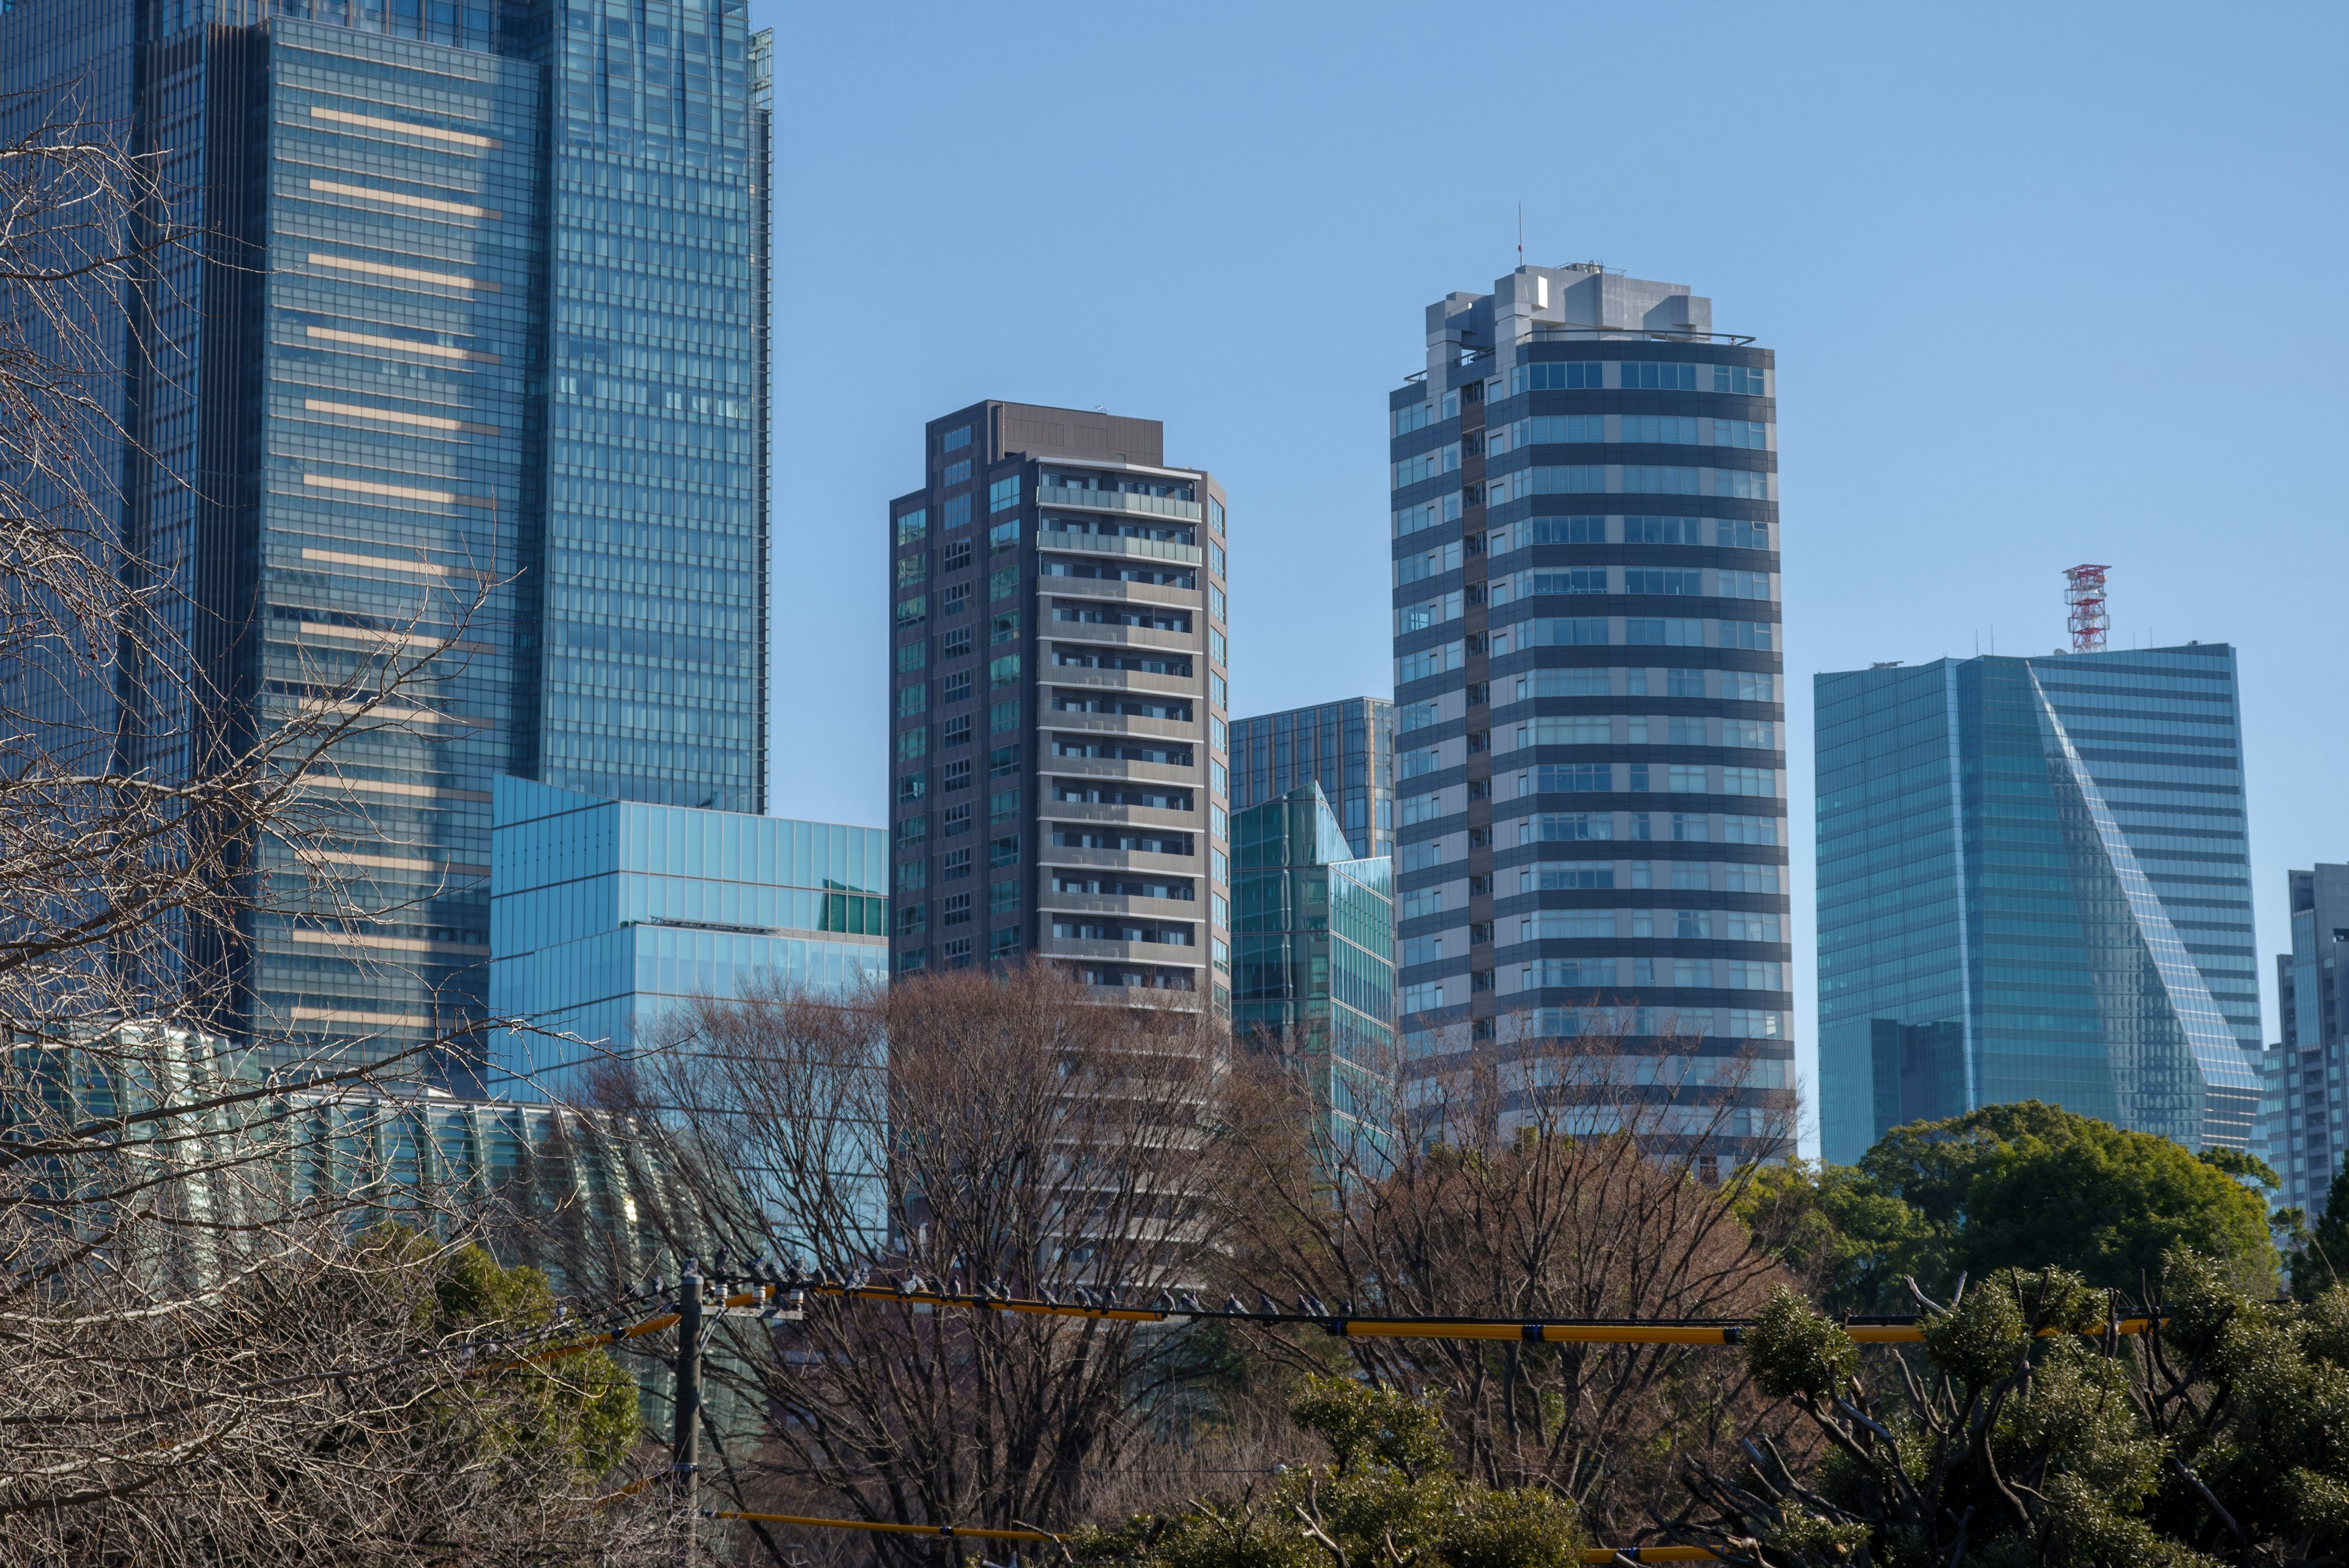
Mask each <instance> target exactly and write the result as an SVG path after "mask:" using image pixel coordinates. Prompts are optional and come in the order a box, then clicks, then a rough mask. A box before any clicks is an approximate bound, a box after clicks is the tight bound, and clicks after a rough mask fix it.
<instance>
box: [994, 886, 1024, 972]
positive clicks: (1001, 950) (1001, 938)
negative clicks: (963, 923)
mask: <svg viewBox="0 0 2349 1568" xmlns="http://www.w3.org/2000/svg"><path fill="white" fill-rule="evenodd" d="M1013 891H1015V892H1016V891H1018V889H1017V888H1015V889H1013ZM1012 902H1013V903H1014V904H1015V905H1016V904H1017V903H1018V902H1019V900H1018V899H1016V898H1015V899H1013V900H1012ZM987 956H988V958H989V959H994V960H1001V959H1009V958H1017V957H1018V956H1019V927H1017V926H1008V927H1006V928H1004V929H1002V930H999V931H997V932H995V933H994V934H993V935H991V936H989V937H988V939H987Z"/></svg>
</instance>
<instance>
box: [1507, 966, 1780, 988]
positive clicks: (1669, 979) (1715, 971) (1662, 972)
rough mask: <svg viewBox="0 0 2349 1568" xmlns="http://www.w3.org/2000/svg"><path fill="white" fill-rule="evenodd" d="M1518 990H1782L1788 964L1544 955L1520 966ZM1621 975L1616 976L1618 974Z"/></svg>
mask: <svg viewBox="0 0 2349 1568" xmlns="http://www.w3.org/2000/svg"><path fill="white" fill-rule="evenodd" d="M1517 972H1518V980H1517V984H1518V987H1519V989H1521V990H1525V991H1532V990H1535V989H1536V988H1541V989H1546V990H1547V989H1553V988H1554V989H1560V990H1573V989H1578V988H1584V987H1599V988H1609V987H1613V986H1616V985H1628V986H1637V987H1640V988H1641V989H1643V990H1645V989H1650V988H1661V987H1665V986H1671V987H1677V988H1683V989H1685V988H1691V987H1693V988H1697V989H1701V990H1707V991H1784V990H1785V989H1786V966H1785V964H1784V963H1782V962H1779V961H1776V960H1775V959H1650V958H1627V959H1611V958H1582V959H1547V960H1545V961H1542V962H1540V963H1529V964H1525V965H1521V966H1520V967H1519V969H1518V971H1517ZM1618 977H1619V978H1618Z"/></svg>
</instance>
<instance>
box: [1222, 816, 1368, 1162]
mask: <svg viewBox="0 0 2349 1568" xmlns="http://www.w3.org/2000/svg"><path fill="white" fill-rule="evenodd" d="M1232 855H1233V857H1234V860H1235V862H1236V865H1237V869H1236V870H1235V871H1234V872H1233V874H1232V898H1233V901H1234V903H1235V904H1236V905H1237V909H1238V919H1237V925H1236V927H1235V936H1234V940H1235V942H1236V943H1237V948H1238V951H1237V954H1236V955H1235V960H1234V961H1235V964H1236V968H1235V970H1234V995H1233V1001H1232V1032H1233V1033H1235V1034H1236V1035H1237V1036H1238V1037H1239V1038H1240V1039H1241V1040H1243V1041H1244V1042H1247V1043H1248V1044H1252V1045H1257V1046H1259V1047H1261V1048H1265V1049H1270V1050H1278V1051H1279V1052H1281V1053H1282V1054H1285V1055H1286V1056H1287V1057H1288V1058H1289V1060H1290V1061H1291V1062H1292V1064H1295V1065H1296V1066H1297V1067H1298V1068H1299V1070H1300V1071H1302V1072H1303V1073H1304V1074H1305V1075H1307V1078H1308V1081H1309V1086H1310V1089H1311V1092H1312V1096H1313V1103H1314V1107H1315V1111H1316V1113H1317V1115H1318V1116H1319V1118H1320V1120H1321V1124H1322V1125H1321V1127H1320V1128H1319V1130H1318V1132H1317V1137H1319V1138H1323V1139H1326V1140H1327V1147H1329V1148H1330V1149H1332V1150H1334V1151H1339V1152H1341V1153H1343V1154H1345V1155H1347V1156H1349V1157H1350V1158H1351V1159H1353V1160H1356V1161H1359V1160H1361V1159H1362V1158H1372V1157H1374V1156H1376V1155H1378V1154H1380V1153H1381V1152H1383V1151H1384V1150H1385V1149H1386V1147H1387V1144H1388V1141H1389V1136H1388V1135H1389V1133H1390V1130H1391V1129H1392V1127H1393V1126H1394V1119H1393V1118H1394V1096H1395V1068H1396V1058H1395V1048H1394V1046H1395V1039H1394V875H1393V867H1392V863H1391V862H1390V861H1389V860H1388V859H1387V858H1386V857H1384V856H1375V857H1363V856H1358V855H1356V854H1355V853H1354V850H1353V846H1352V845H1351V844H1350V842H1348V840H1347V836H1346V833H1345V830H1344V829H1343V828H1342V827H1341V826H1340V825H1339V821H1338V817H1337V814H1336V813H1334V812H1332V811H1331V810H1330V803H1329V801H1328V800H1327V799H1326V798H1325V797H1324V796H1323V795H1322V794H1321V789H1320V786H1319V784H1299V785H1298V786H1297V787H1296V788H1295V789H1293V790H1291V791H1289V792H1288V794H1285V795H1282V796H1281V797H1279V798H1278V799H1276V800H1268V801H1266V802H1264V803H1263V804H1261V805H1252V806H1247V807H1244V808H1242V809H1239V810H1237V811H1235V812H1233V813H1232Z"/></svg>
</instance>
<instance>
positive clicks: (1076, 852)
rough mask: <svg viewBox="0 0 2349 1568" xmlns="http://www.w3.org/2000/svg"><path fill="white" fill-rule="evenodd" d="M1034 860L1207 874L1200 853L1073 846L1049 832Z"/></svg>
mask: <svg viewBox="0 0 2349 1568" xmlns="http://www.w3.org/2000/svg"><path fill="white" fill-rule="evenodd" d="M1091 809H1093V810H1100V809H1102V808H1101V807H1098V806H1096V807H1092V808H1091ZM1036 864H1037V865H1039V866H1042V867H1054V866H1063V867H1066V866H1088V867H1100V868H1103V869H1107V870H1112V871H1158V872H1163V873H1164V874H1166V875H1168V876H1174V877H1201V878H1204V877H1206V874H1207V864H1206V858H1205V857H1201V856H1192V855H1159V854H1156V853H1154V852H1153V851H1150V850H1146V849H1075V848H1071V847H1070V846H1067V845H1065V844H1055V843H1053V842H1052V841H1051V839H1050V836H1043V837H1042V838H1041V840H1040V842H1039V843H1038V844H1037V846H1036ZM1052 896H1053V897H1059V896H1060V895H1057V894H1055V895H1052ZM1068 897H1071V898H1074V897H1076V895H1074V894H1070V895H1068Z"/></svg>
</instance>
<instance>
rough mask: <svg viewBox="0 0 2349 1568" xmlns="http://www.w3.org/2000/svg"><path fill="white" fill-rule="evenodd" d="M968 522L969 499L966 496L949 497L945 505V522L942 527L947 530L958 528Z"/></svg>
mask: <svg viewBox="0 0 2349 1568" xmlns="http://www.w3.org/2000/svg"><path fill="white" fill-rule="evenodd" d="M969 522H970V497H969V496H968V495H956V496H951V497H949V498H948V499H947V504H946V521H945V523H944V524H943V525H944V526H946V527H948V528H960V527H964V526H966V525H967V524H969Z"/></svg>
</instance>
